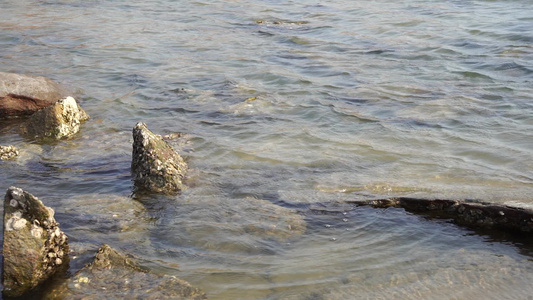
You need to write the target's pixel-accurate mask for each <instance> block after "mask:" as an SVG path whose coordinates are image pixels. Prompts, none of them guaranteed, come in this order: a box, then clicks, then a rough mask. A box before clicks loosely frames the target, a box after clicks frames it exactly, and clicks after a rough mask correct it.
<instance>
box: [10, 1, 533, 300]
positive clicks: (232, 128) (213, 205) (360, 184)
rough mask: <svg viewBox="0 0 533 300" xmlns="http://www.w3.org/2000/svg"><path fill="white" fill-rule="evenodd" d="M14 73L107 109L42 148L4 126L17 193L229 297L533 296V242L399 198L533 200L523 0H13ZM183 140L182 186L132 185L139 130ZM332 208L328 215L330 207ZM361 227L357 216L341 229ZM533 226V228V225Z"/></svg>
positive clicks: (528, 46) (74, 232)
mask: <svg viewBox="0 0 533 300" xmlns="http://www.w3.org/2000/svg"><path fill="white" fill-rule="evenodd" d="M0 12H1V15H2V18H0V29H1V30H0V49H2V50H1V51H0V70H1V71H6V72H18V73H31V74H37V75H44V76H47V77H50V78H52V79H54V80H56V81H59V82H61V83H63V84H64V85H66V86H67V87H68V88H70V89H71V90H72V91H73V93H74V95H75V96H76V98H77V99H79V100H80V102H81V105H82V106H83V107H84V108H85V109H86V111H87V112H88V113H89V114H90V115H91V117H92V119H91V120H90V121H88V122H87V123H85V124H84V125H83V127H82V131H81V133H79V134H78V135H77V136H76V137H74V138H72V139H69V140H67V141H61V142H57V143H53V144H45V145H40V144H37V143H35V142H33V141H28V140H24V139H23V138H22V137H20V136H19V135H17V134H15V133H13V132H12V130H11V129H12V128H14V125H13V124H12V123H6V122H3V123H1V125H0V126H2V127H1V128H0V144H2V145H4V144H14V145H16V146H18V147H20V148H21V150H22V154H21V158H20V159H19V160H18V161H17V162H14V163H13V162H2V163H0V168H1V172H0V182H1V183H2V185H1V186H0V189H4V190H5V189H7V188H8V187H9V186H11V185H15V186H20V187H22V188H24V189H26V190H28V191H29V192H31V193H33V194H34V195H36V196H38V197H39V198H40V199H42V200H43V201H44V202H45V204H47V205H49V206H52V207H53V208H55V209H56V216H57V219H58V221H59V222H60V223H61V225H62V228H63V230H64V231H65V232H66V233H67V235H69V237H70V239H71V241H72V245H73V246H72V247H73V248H74V249H75V250H76V251H77V252H76V255H77V258H76V259H74V260H73V262H72V263H71V270H72V271H75V270H76V268H78V267H80V266H82V265H83V263H85V262H86V261H87V260H88V259H89V258H90V256H91V255H92V253H91V251H94V249H96V248H97V247H98V246H99V245H100V244H101V243H104V242H105V243H109V244H110V245H112V246H114V247H116V248H119V249H122V250H126V251H128V252H130V253H133V254H135V255H137V256H138V257H140V258H142V259H144V260H146V261H145V263H146V264H147V265H148V266H149V267H150V268H152V269H154V270H156V271H158V272H162V273H166V274H174V275H177V276H179V277H181V278H183V279H185V280H188V281H190V282H191V283H193V284H194V285H196V286H198V287H200V288H202V289H204V290H205V291H206V292H207V293H208V295H209V297H210V298H213V299H238V298H240V299H262V298H269V299H285V298H289V299H337V298H338V299H346V298H361V299H366V298H368V299H379V298H383V299H385V298H386V299H390V298H398V299H412V298H422V299H427V298H436V299H450V298H467V297H475V298H480V297H482V298H494V299H505V298H508V299H517V298H518V299H525V298H527V296H529V295H531V294H533V287H531V284H530V283H531V282H532V281H533V280H532V279H533V272H532V268H533V263H532V261H531V251H530V248H528V247H524V246H522V245H520V244H519V243H510V242H505V239H504V240H500V239H498V240H494V239H493V238H491V237H490V236H487V235H484V234H479V233H475V232H472V231H469V230H466V229H464V228H459V227H457V226H455V225H452V224H449V223H446V222H445V221H429V220H426V219H425V218H423V217H421V216H416V215H411V214H408V213H406V212H404V211H403V210H401V209H392V208H391V209H385V210H383V209H372V208H356V207H353V206H348V207H344V206H341V207H340V208H338V209H333V208H336V205H337V204H336V203H338V202H341V201H344V200H354V199H369V198H385V197H392V196H416V197H439V198H451V199H464V198H468V199H481V200H485V201H492V202H507V201H520V202H526V203H533V200H532V198H531V194H532V192H533V150H532V149H533V136H532V134H531V133H532V132H533V130H532V129H533V104H532V102H531V95H532V94H533V88H532V87H533V85H532V81H533V63H532V62H533V43H532V42H533V32H532V30H531V28H532V27H533V18H532V17H531V2H530V1H529V0H516V1H442V0H439V1H436V0H435V1H414V0H407V1H400V2H398V1H390V0H378V1H372V2H369V1H344V0H340V1H320V2H317V1H306V0H301V1H288V2H287V1H216V0H213V1H194V2H186V1H171V0H159V1H156V0H152V1H136V0H135V1H131V0H129V1H125V0H124V1H104V0H92V1H81V0H79V1H78V0H55V1H44V0H41V1H30V0H21V1H2V2H1V3H0ZM138 121H143V122H145V123H147V124H148V127H149V128H151V129H152V130H153V131H155V132H156V133H159V134H169V133H173V132H185V133H187V134H188V135H189V136H188V137H187V138H186V139H184V140H181V141H173V142H172V145H173V146H174V147H175V148H177V149H179V150H180V152H181V153H182V154H183V156H184V157H185V158H186V159H187V160H188V162H189V164H190V165H191V168H192V169H193V171H192V174H191V176H190V178H189V186H190V188H189V189H188V190H187V191H185V192H184V193H183V194H181V195H179V196H177V197H163V196H152V197H148V196H139V197H135V199H132V198H131V193H132V185H131V181H130V170H129V168H130V163H131V143H132V138H131V129H132V128H133V126H134V125H135V123H136V122H138ZM316 205H318V206H319V207H321V208H320V209H316V207H315V206H316ZM344 220H345V221H344ZM529 239H530V237H529Z"/></svg>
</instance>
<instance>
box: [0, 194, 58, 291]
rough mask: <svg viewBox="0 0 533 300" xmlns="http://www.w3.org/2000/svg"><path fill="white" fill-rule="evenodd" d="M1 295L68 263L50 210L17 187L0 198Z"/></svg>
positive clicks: (35, 283) (40, 279)
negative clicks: (0, 201)
mask: <svg viewBox="0 0 533 300" xmlns="http://www.w3.org/2000/svg"><path fill="white" fill-rule="evenodd" d="M3 252H4V268H3V284H4V291H3V293H4V295H5V296H8V297H18V296H21V295H23V294H25V293H26V292H28V291H30V290H31V289H33V288H35V287H37V286H38V285H39V284H41V283H42V282H44V281H45V280H46V279H48V278H49V277H50V276H51V275H52V274H54V273H56V272H57V271H58V270H61V269H63V268H65V266H66V265H68V252H69V246H68V238H67V236H66V235H65V234H64V233H63V232H62V231H61V230H60V229H59V224H58V223H57V222H56V220H55V219H54V210H53V209H51V208H50V207H46V206H44V204H43V203H42V202H41V200H39V199H37V197H35V196H33V195H31V194H29V193H27V192H25V191H23V190H22V189H20V188H16V187H10V188H9V189H8V190H7V193H6V196H5V199H4V249H3Z"/></svg>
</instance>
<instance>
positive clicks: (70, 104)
mask: <svg viewBox="0 0 533 300" xmlns="http://www.w3.org/2000/svg"><path fill="white" fill-rule="evenodd" d="M87 119H89V115H87V113H86V112H85V111H84V110H83V109H81V107H80V106H79V105H78V103H76V100H75V99H74V98H72V97H67V98H65V99H62V100H59V101H57V102H56V103H55V104H54V105H52V106H49V107H47V108H44V109H42V110H40V111H38V112H36V113H34V114H33V115H32V116H31V117H30V119H29V120H28V122H27V124H26V126H25V127H24V128H23V130H22V131H23V133H26V134H28V135H31V136H34V137H39V138H46V137H48V138H52V139H61V138H65V137H69V136H71V135H73V134H76V133H77V132H78V131H79V130H80V124H81V122H83V121H85V120H87Z"/></svg>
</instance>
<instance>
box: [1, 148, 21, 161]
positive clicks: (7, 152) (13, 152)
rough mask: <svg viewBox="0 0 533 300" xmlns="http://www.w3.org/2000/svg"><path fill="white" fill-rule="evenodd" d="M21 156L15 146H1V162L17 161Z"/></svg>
mask: <svg viewBox="0 0 533 300" xmlns="http://www.w3.org/2000/svg"><path fill="white" fill-rule="evenodd" d="M18 155H19V150H18V149H17V148H15V146H0V160H10V159H15V158H16V157H17V156H18Z"/></svg>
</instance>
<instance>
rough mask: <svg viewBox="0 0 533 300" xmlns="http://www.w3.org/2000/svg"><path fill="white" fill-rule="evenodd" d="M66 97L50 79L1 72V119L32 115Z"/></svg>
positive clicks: (60, 88) (62, 90) (61, 89)
mask: <svg viewBox="0 0 533 300" xmlns="http://www.w3.org/2000/svg"><path fill="white" fill-rule="evenodd" d="M65 96H66V92H65V90H64V89H63V88H62V87H61V86H59V85H58V84H57V83H55V82H53V81H52V80H50V79H48V78H45V77H42V76H30V75H21V74H14V73H4V72H0V118H3V117H14V116H23V115H31V114H33V113H34V112H36V111H38V110H40V109H42V108H44V107H47V106H49V105H52V104H54V103H55V102H57V101H58V100H59V99H61V98H64V97H65Z"/></svg>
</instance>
